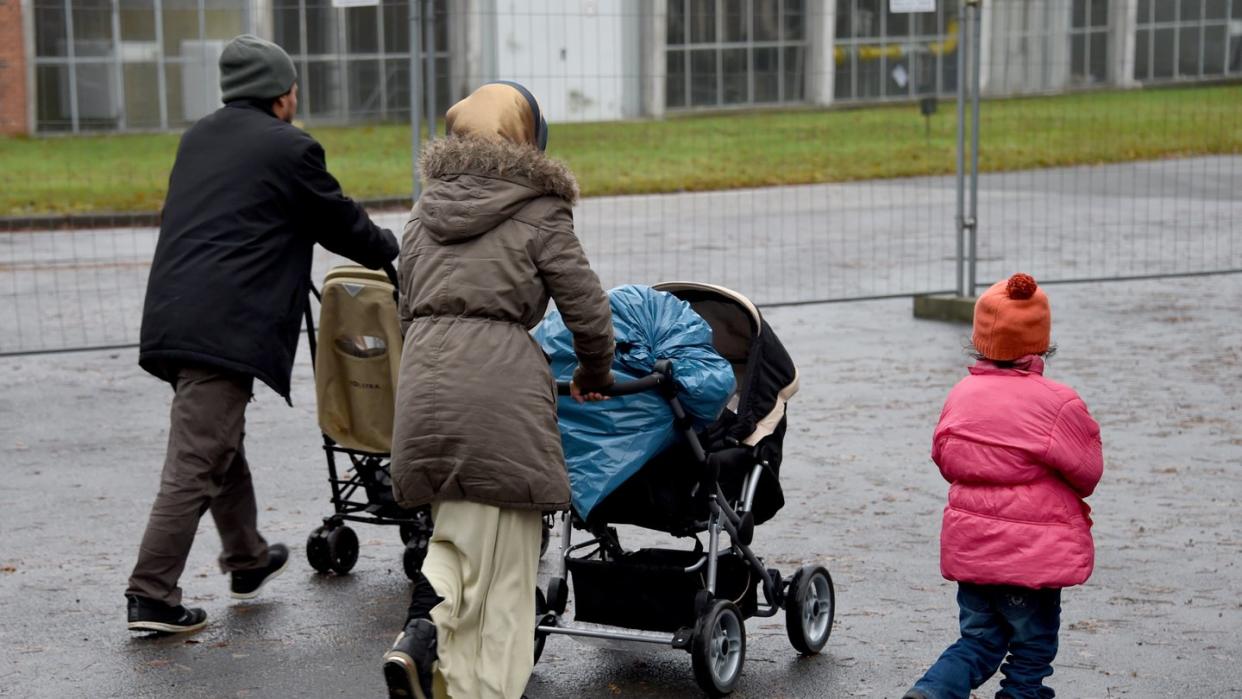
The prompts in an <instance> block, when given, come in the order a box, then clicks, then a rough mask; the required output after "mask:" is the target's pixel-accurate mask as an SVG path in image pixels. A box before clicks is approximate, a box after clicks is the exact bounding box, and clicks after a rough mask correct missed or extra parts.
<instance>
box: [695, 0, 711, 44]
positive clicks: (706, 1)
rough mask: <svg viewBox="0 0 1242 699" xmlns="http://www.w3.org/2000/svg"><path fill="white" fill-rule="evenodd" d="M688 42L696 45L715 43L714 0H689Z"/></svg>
mask: <svg viewBox="0 0 1242 699" xmlns="http://www.w3.org/2000/svg"><path fill="white" fill-rule="evenodd" d="M690 41H691V42H693V43H696V44H705V43H706V44H710V43H713V42H715V41H716V0H690Z"/></svg>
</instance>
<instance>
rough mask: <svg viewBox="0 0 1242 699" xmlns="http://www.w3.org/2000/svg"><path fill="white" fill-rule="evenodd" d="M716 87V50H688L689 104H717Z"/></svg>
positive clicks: (717, 94)
mask: <svg viewBox="0 0 1242 699" xmlns="http://www.w3.org/2000/svg"><path fill="white" fill-rule="evenodd" d="M719 103H720V100H719V91H718V89H717V87H716V52H715V51H713V50H710V49H708V50H700V51H691V52H690V104H691V106H695V107H697V106H701V105H715V104H719Z"/></svg>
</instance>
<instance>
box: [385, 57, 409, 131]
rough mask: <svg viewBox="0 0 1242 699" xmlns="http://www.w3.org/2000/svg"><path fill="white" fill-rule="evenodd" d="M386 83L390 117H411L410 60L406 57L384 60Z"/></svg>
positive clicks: (407, 119)
mask: <svg viewBox="0 0 1242 699" xmlns="http://www.w3.org/2000/svg"><path fill="white" fill-rule="evenodd" d="M384 83H385V85H387V86H388V118H389V119H390V120H394V121H409V119H410V62H409V60H407V59H405V58H398V59H394V60H388V61H384Z"/></svg>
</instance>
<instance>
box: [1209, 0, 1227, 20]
mask: <svg viewBox="0 0 1242 699" xmlns="http://www.w3.org/2000/svg"><path fill="white" fill-rule="evenodd" d="M1203 16H1204V17H1206V18H1207V19H1225V18H1226V17H1228V16H1229V0H1207V3H1206V5H1205V6H1204V10H1203Z"/></svg>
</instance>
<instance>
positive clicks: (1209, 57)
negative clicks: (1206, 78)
mask: <svg viewBox="0 0 1242 699" xmlns="http://www.w3.org/2000/svg"><path fill="white" fill-rule="evenodd" d="M1228 47H1229V37H1228V36H1227V35H1226V34H1225V27H1223V26H1219V25H1218V26H1214V27H1205V28H1204V29H1203V73H1204V75H1220V74H1221V73H1224V72H1225V55H1226V53H1227V49H1228Z"/></svg>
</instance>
